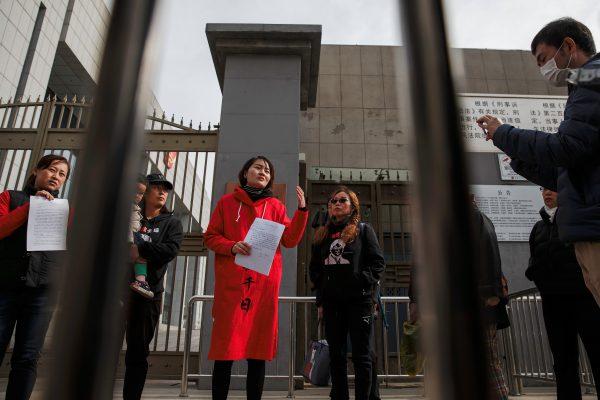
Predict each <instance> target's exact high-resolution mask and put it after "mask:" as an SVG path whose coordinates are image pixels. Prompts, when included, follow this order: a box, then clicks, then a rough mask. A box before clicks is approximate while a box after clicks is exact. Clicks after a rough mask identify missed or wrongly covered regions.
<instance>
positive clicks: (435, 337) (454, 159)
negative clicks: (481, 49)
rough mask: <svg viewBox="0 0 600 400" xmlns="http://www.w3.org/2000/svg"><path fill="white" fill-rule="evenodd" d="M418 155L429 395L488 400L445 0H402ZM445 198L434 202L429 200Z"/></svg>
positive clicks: (418, 213)
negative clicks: (445, 20) (443, 7)
mask: <svg viewBox="0 0 600 400" xmlns="http://www.w3.org/2000/svg"><path fill="white" fill-rule="evenodd" d="M400 5H401V9H400V11H401V16H402V23H401V26H402V28H403V33H404V37H403V40H404V42H405V43H406V47H407V52H408V54H407V59H408V62H409V76H410V78H411V79H410V81H409V82H410V104H409V106H410V108H411V109H412V113H411V117H412V121H411V122H412V126H413V127H414V129H415V131H417V132H418V134H416V135H415V137H414V143H415V151H414V152H415V159H414V167H415V168H414V171H415V175H416V178H415V179H414V186H415V194H416V197H415V200H416V201H415V211H416V212H415V213H414V215H413V217H414V223H415V227H416V231H415V237H417V238H418V240H416V242H415V245H416V246H417V261H416V265H418V266H419V268H418V270H419V274H418V277H417V281H418V285H419V288H420V290H419V304H420V306H421V305H422V307H421V311H422V318H421V320H422V323H423V333H424V338H423V339H424V345H425V346H424V347H425V351H426V357H427V360H428V361H427V363H428V376H427V380H426V382H425V383H426V389H427V396H428V398H433V399H445V400H459V399H460V400H487V399H489V396H490V390H489V386H488V377H487V370H488V368H487V363H486V358H485V354H486V352H485V347H484V341H483V332H482V327H483V325H482V324H481V315H480V309H479V297H478V293H477V279H476V278H477V276H476V275H477V258H476V257H477V253H476V248H477V247H476V246H477V245H476V240H477V239H478V238H477V237H476V236H475V234H474V229H473V228H472V226H473V224H472V222H471V219H472V216H471V210H470V207H471V206H470V202H469V197H468V193H467V184H468V180H467V178H466V177H467V175H466V166H465V160H464V155H463V143H462V135H461V132H460V129H459V125H458V112H457V107H456V92H455V90H454V85H453V80H452V74H451V71H450V63H449V56H448V45H447V40H446V35H445V23H444V13H443V9H442V0H419V1H413V0H402V1H400ZM440 194H443V197H444V198H443V200H441V201H439V202H436V204H435V205H434V206H432V205H431V199H434V198H439V196H440Z"/></svg>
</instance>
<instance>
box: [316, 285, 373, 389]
mask: <svg viewBox="0 0 600 400" xmlns="http://www.w3.org/2000/svg"><path fill="white" fill-rule="evenodd" d="M323 320H324V323H325V337H326V339H327V343H328V344H329V357H330V370H331V385H332V389H331V398H332V399H333V400H348V399H349V398H350V395H349V391H348V368H347V361H346V353H347V345H346V343H347V339H348V335H349V336H350V344H351V345H352V363H353V364H354V375H355V388H354V390H355V399H356V400H369V395H370V392H371V381H372V373H373V365H372V364H373V360H372V355H373V352H374V351H373V344H372V342H373V323H374V321H373V320H374V317H373V300H372V299H371V298H370V297H369V298H366V299H364V301H360V302H326V303H323Z"/></svg>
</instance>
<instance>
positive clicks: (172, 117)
mask: <svg viewBox="0 0 600 400" xmlns="http://www.w3.org/2000/svg"><path fill="white" fill-rule="evenodd" d="M171 122H175V114H172V115H171Z"/></svg>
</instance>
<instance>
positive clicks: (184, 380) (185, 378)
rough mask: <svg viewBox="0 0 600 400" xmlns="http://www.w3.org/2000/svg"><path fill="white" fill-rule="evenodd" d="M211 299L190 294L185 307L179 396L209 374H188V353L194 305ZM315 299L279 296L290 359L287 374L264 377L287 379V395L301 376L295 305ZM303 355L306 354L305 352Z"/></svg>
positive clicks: (399, 299)
mask: <svg viewBox="0 0 600 400" xmlns="http://www.w3.org/2000/svg"><path fill="white" fill-rule="evenodd" d="M213 300H214V296H213V295H196V296H192V297H191V298H190V299H189V301H188V305H187V308H186V316H187V317H186V320H187V321H190V323H188V324H186V331H185V336H184V337H185V340H184V343H183V368H182V372H181V391H180V394H179V396H180V397H188V383H189V380H197V379H199V378H204V377H210V376H211V375H209V374H203V373H202V369H201V368H199V371H198V372H199V373H198V374H190V373H189V360H190V354H191V341H192V330H193V321H194V315H195V313H194V309H195V307H196V303H200V304H204V303H205V302H212V301H213ZM315 300H316V298H315V297H285V296H282V297H279V303H283V304H286V303H289V304H290V318H289V324H290V325H289V326H290V339H289V346H290V359H289V364H288V375H267V376H266V378H281V379H283V378H285V379H287V381H288V397H293V396H294V380H295V379H300V378H302V376H301V375H297V374H296V373H295V353H296V347H297V343H296V306H297V304H298V303H305V304H313V303H315ZM382 302H383V304H386V303H392V304H394V305H396V306H397V305H398V303H405V304H408V302H409V298H408V297H404V296H393V297H392V296H389V297H382ZM200 329H202V326H201V327H200ZM397 334H399V333H398V332H397ZM201 351H202V346H200V349H199V353H200V358H202V357H201ZM385 351H386V350H385V349H384V352H385ZM304 356H306V354H305V355H304ZM386 358H387V357H386ZM201 362H202V360H200V367H201ZM384 362H385V359H384ZM232 377H243V376H241V375H239V373H238V374H235V375H232ZM350 377H353V376H352V375H351V376H350ZM389 378H403V379H412V377H410V376H408V375H402V374H400V370H398V373H397V374H394V375H390V374H388V373H387V372H386V375H385V379H386V382H388V383H389ZM420 378H421V377H420V376H418V377H417V378H416V379H417V380H418V379H420Z"/></svg>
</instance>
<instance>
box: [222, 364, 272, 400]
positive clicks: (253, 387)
mask: <svg viewBox="0 0 600 400" xmlns="http://www.w3.org/2000/svg"><path fill="white" fill-rule="evenodd" d="M232 365H233V361H232V360H216V361H215V365H214V367H213V376H212V398H213V400H227V395H228V394H229V382H230V381H231V366H232ZM264 384H265V360H253V359H248V374H247V376H246V398H247V399H248V400H260V399H261V398H262V392H263V387H264Z"/></svg>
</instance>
